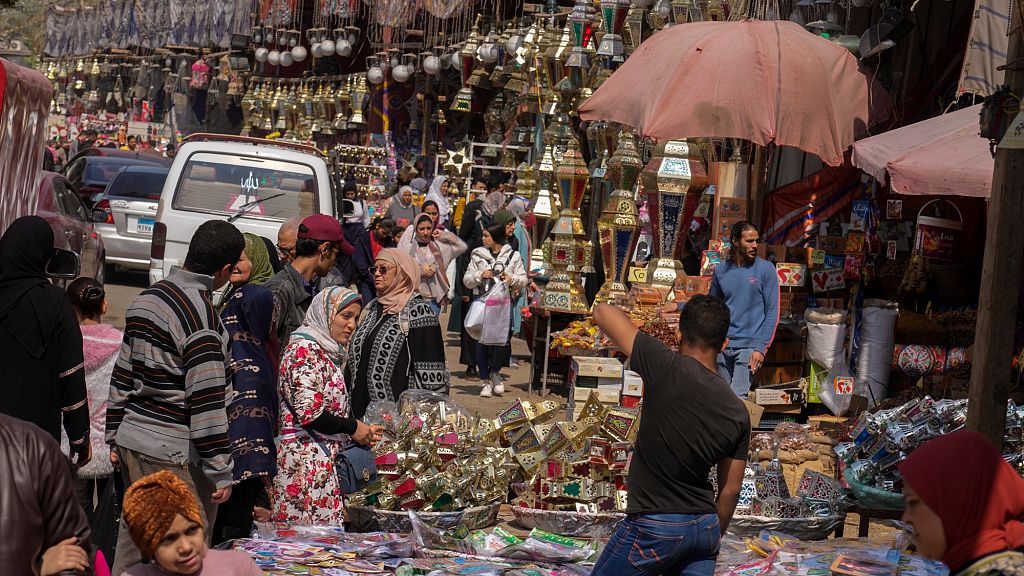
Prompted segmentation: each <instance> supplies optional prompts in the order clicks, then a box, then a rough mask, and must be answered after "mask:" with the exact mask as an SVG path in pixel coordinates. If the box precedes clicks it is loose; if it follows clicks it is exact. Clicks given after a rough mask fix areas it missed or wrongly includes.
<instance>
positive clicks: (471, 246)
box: [448, 178, 505, 379]
mask: <svg viewBox="0 0 1024 576" xmlns="http://www.w3.org/2000/svg"><path fill="white" fill-rule="evenodd" d="M488 185H489V186H493V189H492V190H491V191H490V192H487V193H486V194H484V195H483V198H480V199H478V200H476V201H474V202H471V203H470V204H468V205H467V206H466V213H465V215H464V217H463V219H462V226H460V227H459V238H462V240H463V241H464V242H465V243H466V246H467V247H468V248H467V251H466V253H464V254H463V255H462V256H461V257H460V258H459V259H458V266H456V269H455V279H456V282H458V286H457V290H456V296H458V297H459V298H458V299H457V300H458V301H457V302H456V306H453V307H452V314H451V316H449V319H448V329H449V330H451V331H452V332H459V341H460V344H461V346H462V351H461V353H460V354H459V362H461V363H462V364H465V365H466V377H467V378H470V379H472V378H476V377H477V365H476V358H477V354H476V340H475V339H474V338H473V337H472V336H470V335H469V332H467V331H466V330H464V329H463V323H464V322H465V321H466V314H467V313H469V303H470V300H472V297H473V290H472V289H471V288H467V287H466V284H465V282H464V281H463V279H464V278H465V276H466V269H467V268H469V260H470V257H469V255H470V254H471V253H472V252H473V251H474V250H476V249H477V248H480V247H481V246H483V234H484V229H486V228H487V227H488V226H490V225H491V223H492V222H493V220H494V215H495V214H496V213H497V212H498V210H501V206H502V204H504V202H505V194H504V193H503V192H502V191H501V190H500V189H499V188H498V185H499V184H498V179H496V178H492V179H491V181H490V182H489V184H488ZM456 308H458V309H457V310H456Z"/></svg>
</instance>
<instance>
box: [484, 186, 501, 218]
mask: <svg viewBox="0 0 1024 576" xmlns="http://www.w3.org/2000/svg"><path fill="white" fill-rule="evenodd" d="M504 205H505V194H504V193H503V192H502V191H501V190H491V191H490V192H488V193H487V194H486V195H485V196H484V203H483V205H482V206H481V207H480V210H481V211H482V212H483V213H484V214H486V215H487V216H494V213H495V212H497V211H498V210H501V207H502V206H504Z"/></svg>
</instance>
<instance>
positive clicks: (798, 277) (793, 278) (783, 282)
mask: <svg viewBox="0 0 1024 576" xmlns="http://www.w3.org/2000/svg"><path fill="white" fill-rule="evenodd" d="M775 271H776V272H777V273H778V275H779V286H792V287H800V286H803V285H804V283H805V282H806V281H807V266H804V265H803V264H793V263H789V262H777V263H776V264H775Z"/></svg>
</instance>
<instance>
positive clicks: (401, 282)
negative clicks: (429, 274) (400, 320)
mask: <svg viewBox="0 0 1024 576" xmlns="http://www.w3.org/2000/svg"><path fill="white" fill-rule="evenodd" d="M377 260H383V261H385V262H389V263H391V264H394V265H395V266H396V267H397V268H398V272H397V274H395V278H394V279H393V280H392V281H391V284H390V285H389V286H387V287H386V288H384V289H383V290H381V291H380V292H379V293H378V295H377V301H378V302H380V305H381V306H383V307H384V313H385V314H398V313H399V312H401V311H402V308H405V305H406V304H407V303H408V302H409V299H410V298H412V297H413V295H415V294H416V293H417V292H418V291H419V289H420V268H419V266H418V265H417V264H416V260H415V259H414V258H413V257H412V256H410V255H409V254H407V253H405V252H402V251H401V250H398V249H397V248H385V249H383V250H381V251H380V254H379V255H377Z"/></svg>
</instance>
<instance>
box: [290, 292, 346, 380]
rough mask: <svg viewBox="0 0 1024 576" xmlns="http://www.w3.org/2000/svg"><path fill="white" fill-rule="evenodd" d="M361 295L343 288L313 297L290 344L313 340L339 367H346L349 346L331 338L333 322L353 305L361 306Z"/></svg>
mask: <svg viewBox="0 0 1024 576" xmlns="http://www.w3.org/2000/svg"><path fill="white" fill-rule="evenodd" d="M362 301H363V300H362V298H361V297H360V296H359V293H358V292H356V291H355V290H351V289H349V288H342V287H341V286H331V287H329V288H325V289H324V290H323V291H321V292H320V293H319V294H317V295H316V296H314V297H313V301H312V302H311V303H310V304H309V310H308V311H307V312H306V318H305V319H304V320H303V321H302V325H301V326H299V328H298V329H297V330H296V331H295V332H292V336H291V338H290V339H289V340H288V343H289V344H292V343H294V342H297V341H299V340H311V341H313V342H316V343H317V344H319V345H320V347H321V348H323V349H324V352H326V353H327V356H328V357H329V358H330V359H331V360H333V361H334V363H335V364H337V365H338V366H339V367H340V366H344V365H345V360H346V357H347V354H346V349H347V346H344V345H342V344H339V343H338V341H337V340H335V339H334V338H333V337H331V322H333V321H334V316H335V315H336V314H338V313H339V312H341V311H342V310H344V309H345V308H348V307H349V306H351V305H352V304H357V303H359V304H361V303H362Z"/></svg>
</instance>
